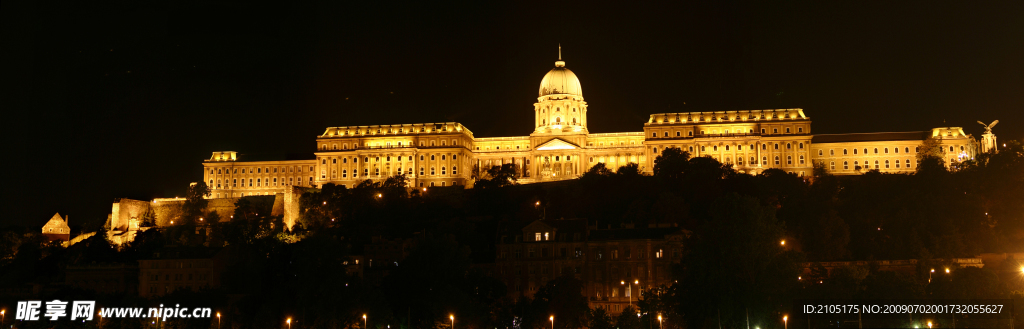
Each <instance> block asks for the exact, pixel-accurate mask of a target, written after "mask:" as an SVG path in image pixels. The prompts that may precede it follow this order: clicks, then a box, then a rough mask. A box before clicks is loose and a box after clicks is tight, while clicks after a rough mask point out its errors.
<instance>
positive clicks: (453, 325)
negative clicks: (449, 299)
mask: <svg viewBox="0 0 1024 329" xmlns="http://www.w3.org/2000/svg"><path fill="white" fill-rule="evenodd" d="M448 318H449V319H452V329H455V315H453V314H449V315H448Z"/></svg>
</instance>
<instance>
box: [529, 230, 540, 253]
mask: <svg viewBox="0 0 1024 329" xmlns="http://www.w3.org/2000/svg"><path fill="white" fill-rule="evenodd" d="M540 238H541V233H540V232H537V233H534V241H540ZM530 257H533V251H532V250H531V252H530Z"/></svg>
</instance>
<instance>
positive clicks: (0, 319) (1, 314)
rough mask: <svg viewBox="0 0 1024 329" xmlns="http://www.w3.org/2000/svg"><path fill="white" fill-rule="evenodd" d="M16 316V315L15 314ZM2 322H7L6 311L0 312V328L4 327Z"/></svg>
mask: <svg viewBox="0 0 1024 329" xmlns="http://www.w3.org/2000/svg"><path fill="white" fill-rule="evenodd" d="M15 315H17V314H15ZM4 320H7V310H6V309H4V310H0V326H3V325H4Z"/></svg>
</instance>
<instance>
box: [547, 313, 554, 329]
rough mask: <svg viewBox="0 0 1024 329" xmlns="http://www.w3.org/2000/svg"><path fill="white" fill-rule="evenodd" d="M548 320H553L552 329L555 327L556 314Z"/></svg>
mask: <svg viewBox="0 0 1024 329" xmlns="http://www.w3.org/2000/svg"><path fill="white" fill-rule="evenodd" d="M548 320H551V329H555V316H554V315H552V316H551V317H550V318H548Z"/></svg>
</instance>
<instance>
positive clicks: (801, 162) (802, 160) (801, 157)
mask: <svg viewBox="0 0 1024 329" xmlns="http://www.w3.org/2000/svg"><path fill="white" fill-rule="evenodd" d="M800 164H804V156H803V155H801V156H800Z"/></svg>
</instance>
